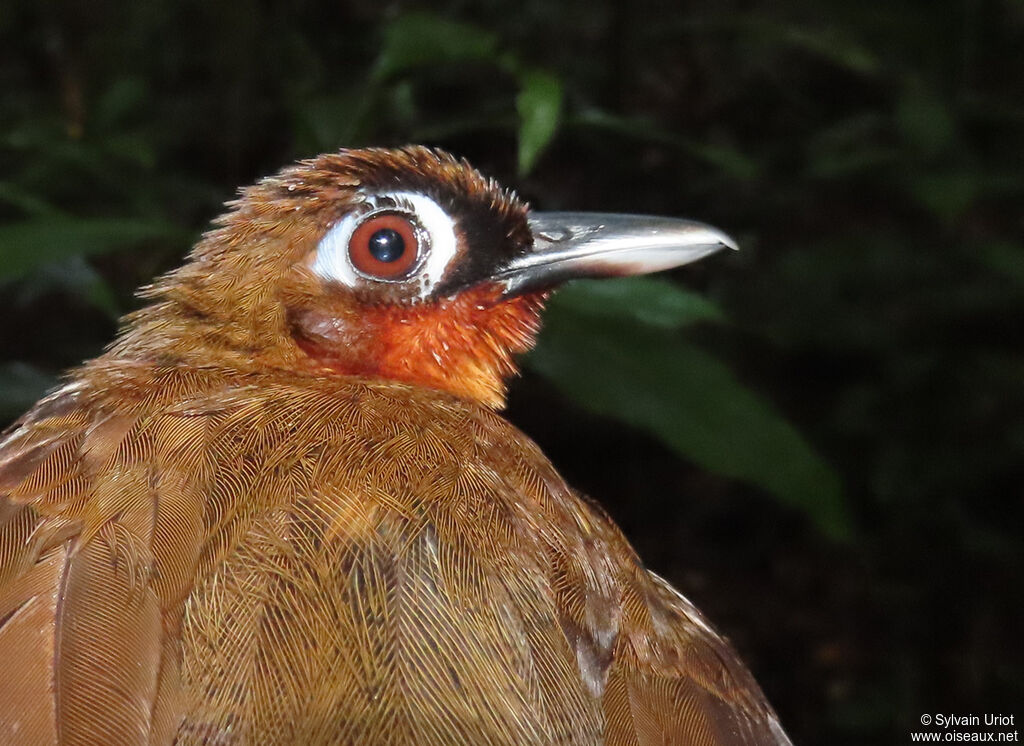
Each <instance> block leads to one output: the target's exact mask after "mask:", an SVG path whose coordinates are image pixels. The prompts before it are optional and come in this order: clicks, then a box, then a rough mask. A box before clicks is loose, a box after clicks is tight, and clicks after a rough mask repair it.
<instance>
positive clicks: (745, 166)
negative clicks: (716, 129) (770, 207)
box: [571, 108, 761, 182]
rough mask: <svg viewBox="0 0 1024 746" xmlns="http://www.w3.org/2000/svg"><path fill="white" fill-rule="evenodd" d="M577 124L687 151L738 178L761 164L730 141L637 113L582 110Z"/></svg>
mask: <svg viewBox="0 0 1024 746" xmlns="http://www.w3.org/2000/svg"><path fill="white" fill-rule="evenodd" d="M571 124H573V125H579V126H583V127H594V128H596V129H601V130H604V131H606V132H611V133H614V134H617V135H620V136H622V137H628V138H630V139H634V140H638V141H640V142H650V143H656V144H658V145H663V146H666V147H669V148H673V149H675V150H680V151H682V152H684V153H687V154H688V155H690V156H691V157H693V158H695V159H697V160H700V161H703V162H705V163H707V164H708V165H710V166H712V167H714V168H716V169H718V170H719V171H721V172H722V173H724V174H726V175H727V176H730V177H732V178H733V179H735V180H736V181H744V182H746V181H753V180H755V179H756V178H757V177H758V175H759V173H760V171H761V168H760V166H759V165H758V163H757V162H756V161H754V160H753V159H752V158H750V157H749V156H747V155H746V154H745V153H743V152H741V151H740V150H738V149H737V148H734V147H732V146H730V145H723V144H720V143H709V142H698V141H694V140H690V139H688V138H685V137H681V136H679V135H677V134H676V133H675V132H672V131H669V130H665V129H662V128H661V127H660V126H659V125H658V124H656V123H654V122H651V121H648V120H646V119H640V118H636V117H632V118H630V117H622V116H617V115H615V114H612V113H610V112H606V111H602V110H600V109H596V108H591V109H585V110H583V111H581V112H580V113H579V114H578V115H577V116H576V117H575V118H574V119H573V120H572V122H571Z"/></svg>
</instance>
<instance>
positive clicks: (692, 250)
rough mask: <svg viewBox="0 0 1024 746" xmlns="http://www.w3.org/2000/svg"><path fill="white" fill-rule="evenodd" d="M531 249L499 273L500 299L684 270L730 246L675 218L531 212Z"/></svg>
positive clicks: (718, 234)
mask: <svg viewBox="0 0 1024 746" xmlns="http://www.w3.org/2000/svg"><path fill="white" fill-rule="evenodd" d="M529 223H530V230H531V231H532V232H533V248H532V249H531V250H530V251H528V252H527V253H526V254H522V255H520V256H517V257H516V258H515V259H513V260H512V261H511V262H509V263H508V264H507V265H506V266H505V267H503V268H502V269H501V270H499V271H498V272H497V273H496V274H495V276H494V279H495V280H497V281H499V282H501V283H503V284H504V285H505V295H506V296H512V295H519V294H521V293H524V292H527V291H529V290H539V289H543V288H547V287H551V286H553V285H557V284H559V283H561V282H564V281H566V280H572V279H575V278H579V277H620V276H625V275H640V274H646V273H648V272H659V271H661V270H663V269H671V268H673V267H678V266H680V265H683V264H689V263H690V262H693V261H696V260H698V259H700V258H701V257H705V256H707V255H708V254H713V253H714V252H716V251H718V250H719V249H723V248H730V249H736V248H737V246H736V243H735V241H733V240H732V239H731V238H729V236H727V235H726V234H725V233H723V232H722V231H720V230H718V229H716V228H712V227H711V226H710V225H704V224H703V223H697V222H695V221H692V220H680V219H678V218H658V217H647V216H642V215H616V214H602V213H592V212H533V213H530V216H529Z"/></svg>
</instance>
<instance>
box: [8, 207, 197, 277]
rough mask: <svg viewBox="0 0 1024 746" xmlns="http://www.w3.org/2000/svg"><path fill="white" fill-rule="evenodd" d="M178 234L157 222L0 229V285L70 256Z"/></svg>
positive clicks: (89, 221) (78, 221) (28, 224)
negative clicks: (0, 262) (0, 257)
mask: <svg viewBox="0 0 1024 746" xmlns="http://www.w3.org/2000/svg"><path fill="white" fill-rule="evenodd" d="M182 235H183V233H182V231H181V230H180V229H179V228H178V227H177V226H174V225H172V224H170V223H166V222H163V221H160V220H144V219H135V218H74V219H71V218H63V219H54V220H28V221H24V222H20V223H11V224H8V225H4V226H0V256H3V257H4V261H3V263H2V264H0V281H8V280H13V279H16V278H19V277H22V276H24V275H26V274H28V273H29V272H31V271H33V270H35V269H38V268H39V267H42V266H45V265H47V264H51V263H53V262H58V261H61V260H64V259H67V258H68V257H72V256H85V255H89V254H99V253H103V252H107V251H113V250H114V249H118V248H123V247H125V246H131V245H132V244H138V243H142V242H144V241H152V240H155V239H167V238H179V237H181V236H182Z"/></svg>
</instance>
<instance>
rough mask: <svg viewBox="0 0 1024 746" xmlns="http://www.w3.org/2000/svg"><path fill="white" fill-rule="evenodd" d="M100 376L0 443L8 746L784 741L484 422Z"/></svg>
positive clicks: (354, 387) (439, 399)
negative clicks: (36, 745) (49, 745)
mask: <svg viewBox="0 0 1024 746" xmlns="http://www.w3.org/2000/svg"><path fill="white" fill-rule="evenodd" d="M107 373H109V375H110V380H104V379H103V375H102V374H104V371H103V370H100V371H99V373H97V374H96V375H94V376H93V377H92V378H91V379H90V383H91V385H92V386H93V390H95V391H102V392H114V396H115V397H116V399H113V400H112V399H109V398H108V399H101V398H100V397H99V396H98V395H97V396H87V395H86V392H85V391H84V390H83V389H82V388H81V387H78V388H76V387H74V386H72V387H70V388H68V389H66V390H65V391H64V392H63V393H60V394H58V395H55V396H54V397H50V398H49V399H47V400H44V402H42V403H41V404H40V405H39V406H38V407H37V408H36V409H35V410H33V412H31V413H30V414H29V415H27V416H26V417H25V418H23V419H22V421H21V422H20V423H18V424H17V425H16V426H15V427H14V429H13V430H11V431H9V433H8V434H7V435H6V439H5V440H4V441H3V445H2V446H0V486H2V488H3V489H2V491H0V660H3V661H5V665H6V667H7V670H6V671H5V674H7V675H5V676H3V677H0V703H3V705H2V706H0V741H2V742H4V743H25V744H34V743H40V744H44V743H62V744H63V743H67V744H71V743H118V744H129V743H153V744H159V743H164V744H166V743H170V742H172V741H173V742H175V743H178V744H188V743H218V744H221V743H223V744H229V743H231V744H235V743H237V744H244V743H259V744H276V743H280V744H288V743H304V744H344V743H373V744H389V743H393V744H409V743H445V744H459V743H461V744H476V743H493V744H502V743H515V744H595V743H601V742H604V743H608V744H636V745H637V746H641V745H646V744H660V743H673V744H675V743H678V744H693V745H694V746H696V745H697V744H700V745H701V746H711V745H714V744H717V745H719V746H739V745H744V744H786V743H788V741H786V739H785V736H784V735H783V734H782V732H781V730H779V728H778V724H777V721H776V720H775V717H774V714H773V713H772V712H771V709H770V708H769V707H768V705H767V704H766V703H765V701H764V698H763V697H762V695H761V693H760V691H759V690H758V688H757V686H756V684H754V682H753V681H752V679H751V678H750V676H749V674H748V673H747V672H746V670H745V669H744V668H743V666H742V665H741V664H740V663H739V662H738V660H737V659H736V657H735V654H734V653H733V652H732V650H731V649H730V648H729V646H728V645H727V644H726V643H725V642H724V641H723V640H722V639H721V638H720V637H719V636H718V635H717V634H715V633H714V632H713V631H711V630H710V628H708V627H707V625H706V624H705V623H704V622H703V620H702V619H701V618H700V616H699V614H698V613H697V612H696V610H694V609H693V607H692V606H691V605H690V604H689V603H688V602H687V601H686V600H685V599H683V598H682V597H681V596H679V595H678V594H676V593H675V592H674V591H673V590H672V589H671V588H670V587H669V586H667V585H666V584H665V583H664V582H662V581H660V580H659V579H658V578H656V577H655V576H653V575H650V574H649V573H647V571H645V570H644V569H643V568H642V567H641V566H640V564H639V563H638V561H637V560H636V557H635V555H634V553H633V552H632V550H631V548H630V547H629V545H628V544H627V543H626V541H625V539H624V538H623V537H622V536H621V534H620V533H619V532H618V530H617V529H616V528H615V527H614V526H613V525H612V524H611V522H610V521H608V520H607V519H606V518H605V517H604V516H603V515H601V514H600V512H599V511H597V510H595V509H594V508H592V507H591V506H588V505H587V504H586V503H585V502H584V501H582V500H581V499H580V498H579V497H578V496H576V495H575V494H574V493H572V492H571V490H569V488H568V487H567V486H566V485H565V483H564V482H563V481H562V479H561V478H560V477H559V476H558V474H557V473H556V472H555V471H554V469H553V468H552V467H551V464H550V463H549V462H548V461H547V460H546V459H545V458H544V456H543V454H541V453H540V451H539V450H538V449H537V447H536V446H535V445H534V444H533V443H531V442H530V441H529V440H528V439H526V438H525V437H524V436H523V435H522V434H521V433H519V432H518V431H517V430H515V429H514V428H513V427H512V426H510V425H509V424H508V423H507V422H505V421H504V420H502V419H501V418H499V417H497V416H496V415H494V414H493V413H491V412H489V411H487V410H484V409H481V408H479V407H477V406H474V405H471V404H468V403H466V402H461V401H459V400H456V399H453V398H451V397H448V396H445V395H441V394H433V393H430V392H425V391H422V390H417V389H412V388H409V387H406V386H401V385H397V384H394V385H392V384H384V383H377V384H369V383H359V382H354V381H328V380H323V379H312V378H311V379H308V380H305V379H297V378H294V377H292V378H283V377H275V376H274V375H272V374H267V375H266V376H262V377H259V378H258V379H257V378H256V377H252V376H250V377H246V378H242V379H240V380H236V381H230V380H227V379H226V378H225V377H223V376H224V374H218V373H215V372H211V371H206V372H202V371H196V370H183V371H177V372H174V371H166V370H165V371H153V370H151V369H150V370H145V369H142V368H138V369H132V370H112V371H107Z"/></svg>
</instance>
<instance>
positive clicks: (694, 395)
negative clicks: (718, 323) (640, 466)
mask: <svg viewBox="0 0 1024 746" xmlns="http://www.w3.org/2000/svg"><path fill="white" fill-rule="evenodd" d="M553 310H554V311H555V312H554V313H551V314H549V315H548V318H547V323H546V328H545V332H544V334H543V335H541V338H540V343H539V345H538V346H537V348H536V350H535V351H534V352H533V353H532V354H531V355H530V356H529V358H528V362H529V365H530V366H531V367H532V368H534V369H535V370H537V371H538V372H540V373H541V374H542V375H544V376H545V377H547V378H548V379H550V380H551V381H552V382H553V383H554V384H555V386H557V387H558V388H559V389H560V390H561V391H562V392H563V393H564V394H565V395H566V396H568V397H569V398H571V399H572V400H574V401H575V402H577V403H578V404H579V405H580V406H583V407H585V408H586V409H589V410H592V411H594V412H597V413H599V414H603V415H606V416H609V417H613V418H615V419H618V420H621V421H622V422H625V423H627V424H630V425H633V426H635V427H639V428H642V429H644V430H647V431H649V432H651V433H653V434H655V435H656V436H658V437H659V438H660V439H661V440H663V441H664V442H665V443H666V444H667V445H669V446H670V447H671V448H673V449H674V450H675V451H677V452H678V453H679V454H681V455H682V456H684V457H686V458H688V459H690V460H692V461H694V462H695V463H697V464H699V465H700V466H702V467H704V468H706V469H709V470H711V471H714V472H717V473H719V474H723V475H726V476H729V477H734V478H737V479H742V480H744V481H747V482H750V483H752V484H756V485H759V486H761V487H763V488H764V489H766V490H768V491H769V492H771V493H772V494H774V495H775V496H776V497H778V498H779V499H780V500H782V501H783V502H785V503H787V504H789V505H791V506H793V507H795V508H797V509H799V510H802V511H803V512H805V513H806V514H807V515H808V517H809V518H810V519H811V520H812V521H813V522H814V523H815V524H816V525H817V526H818V528H819V529H820V530H821V531H822V532H823V533H824V534H825V535H827V536H829V537H831V538H834V539H845V538H848V537H849V536H850V534H851V532H852V529H851V524H850V519H849V517H848V515H847V506H846V502H845V500H844V498H843V495H842V491H841V488H840V484H839V481H838V479H837V477H836V475H835V474H834V473H833V472H832V470H831V469H830V468H829V467H828V466H826V465H825V464H824V463H823V462H822V461H821V460H820V459H819V458H818V457H817V456H816V455H815V454H814V452H813V451H812V450H811V448H810V447H809V446H808V444H807V442H806V441H805V440H804V439H803V437H801V435H800V434H799V433H797V432H796V430H794V428H793V427H792V426H791V425H790V424H789V423H787V422H786V421H785V420H784V419H782V417H780V416H779V415H778V414H777V413H776V412H774V411H773V410H772V408H771V406H770V405H769V404H768V403H767V402H765V401H764V400H763V399H761V398H760V397H759V396H757V395H756V394H754V393H753V392H752V391H750V390H749V389H747V388H746V387H744V386H743V385H742V384H740V383H739V382H738V381H737V380H736V378H735V377H734V376H733V374H732V372H731V371H730V370H729V369H728V368H727V367H726V366H725V365H724V364H723V363H721V362H720V361H718V360H716V359H715V358H713V357H711V356H710V355H708V354H707V353H705V352H703V351H701V350H699V349H697V348H696V347H693V346H692V345H690V344H687V343H685V342H682V341H680V340H679V339H678V338H677V337H675V336H674V335H670V334H665V333H664V332H659V331H658V330H654V329H650V328H644V327H640V326H638V325H636V324H630V323H627V324H613V323H608V320H607V319H602V320H600V321H599V320H597V319H595V318H588V317H586V316H584V315H582V314H576V313H573V312H571V311H565V310H562V311H561V312H559V310H558V309H553Z"/></svg>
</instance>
